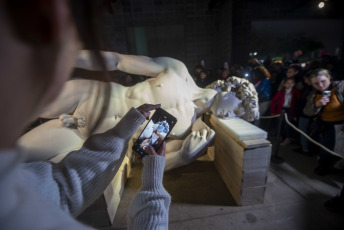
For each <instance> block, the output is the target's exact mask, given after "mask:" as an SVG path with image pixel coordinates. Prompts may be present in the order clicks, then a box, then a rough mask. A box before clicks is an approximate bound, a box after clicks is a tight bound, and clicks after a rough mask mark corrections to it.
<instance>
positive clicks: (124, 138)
mask: <svg viewBox="0 0 344 230" xmlns="http://www.w3.org/2000/svg"><path fill="white" fill-rule="evenodd" d="M144 120H145V118H144V116H143V115H142V114H141V113H140V112H139V111H138V110H136V109H134V108H132V109H131V110H130V111H129V112H128V113H127V114H126V115H125V116H124V117H123V118H122V119H121V121H120V122H119V123H118V124H117V125H116V126H115V127H114V128H112V129H110V130H108V131H106V132H105V133H102V134H95V135H92V136H90V137H89V138H88V139H87V140H86V141H85V143H84V145H83V146H82V148H81V149H79V150H76V151H73V152H71V153H69V154H68V155H67V156H66V157H65V158H64V159H63V161H61V162H60V163H58V164H53V163H50V162H33V163H26V164H25V166H24V167H25V170H26V171H25V172H24V173H23V177H26V181H27V183H28V184H29V185H30V186H33V187H34V189H35V190H38V191H39V192H40V193H41V194H42V195H43V196H45V197H47V198H48V199H50V200H52V201H53V202H55V203H56V204H57V205H59V206H60V207H61V208H62V209H64V210H66V211H68V212H70V213H71V215H73V216H76V215H78V214H79V213H81V212H82V211H83V210H84V209H85V208H86V207H88V206H89V205H90V204H92V203H93V202H94V201H95V200H96V199H97V198H98V197H99V196H100V195H101V193H102V192H103V191H104V190H105V188H106V187H107V186H108V184H109V183H110V181H111V180H112V179H113V177H114V176H115V174H116V173H117V171H118V168H119V167H120V166H121V163H122V161H123V158H124V156H125V154H126V152H127V148H128V141H129V138H130V137H131V136H132V135H133V134H134V132H135V131H136V130H137V128H138V127H139V126H140V124H142V123H143V122H144Z"/></svg>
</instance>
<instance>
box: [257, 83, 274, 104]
mask: <svg viewBox="0 0 344 230" xmlns="http://www.w3.org/2000/svg"><path fill="white" fill-rule="evenodd" d="M255 88H256V90H257V93H258V102H264V101H270V99H271V87H270V81H269V79H267V78H265V79H264V80H263V81H261V82H260V83H258V84H256V85H255Z"/></svg>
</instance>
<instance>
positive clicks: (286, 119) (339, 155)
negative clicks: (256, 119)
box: [260, 113, 344, 159]
mask: <svg viewBox="0 0 344 230" xmlns="http://www.w3.org/2000/svg"><path fill="white" fill-rule="evenodd" d="M275 117H280V115H279V114H278V115H274V116H265V117H260V118H263V119H269V118H275ZM284 119H285V121H286V122H287V124H288V125H289V126H291V127H292V128H293V129H294V130H296V131H297V132H299V133H300V134H302V135H303V136H305V137H306V138H307V139H308V140H309V141H310V142H312V143H313V144H315V145H317V146H319V147H320V148H322V149H323V150H325V151H327V152H329V153H331V154H332V155H335V156H337V157H340V158H343V159H344V156H343V155H341V154H339V153H336V152H333V151H332V150H329V149H328V148H326V147H325V146H323V145H321V144H319V143H318V142H316V141H315V140H313V139H312V138H311V137H310V136H308V135H307V134H306V133H304V132H303V131H302V130H300V129H298V128H296V126H295V125H293V124H292V123H291V122H290V121H289V120H288V116H287V114H286V113H285V114H284Z"/></svg>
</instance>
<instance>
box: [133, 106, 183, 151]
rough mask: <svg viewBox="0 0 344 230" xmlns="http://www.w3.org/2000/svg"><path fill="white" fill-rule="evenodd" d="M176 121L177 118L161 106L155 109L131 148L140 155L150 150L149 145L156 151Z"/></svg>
mask: <svg viewBox="0 0 344 230" xmlns="http://www.w3.org/2000/svg"><path fill="white" fill-rule="evenodd" d="M176 122H177V119H176V118H175V117H173V116H172V115H171V114H169V113H168V112H166V111H165V110H163V109H161V108H158V109H156V111H155V113H154V114H153V116H152V118H151V119H150V120H149V121H148V123H147V125H146V127H145V128H144V129H143V131H142V133H141V134H140V136H139V138H138V139H137V140H136V142H135V143H134V145H133V150H134V151H135V152H137V153H138V154H139V155H140V156H141V157H144V156H146V155H148V153H149V152H152V151H151V149H150V148H151V147H152V148H153V149H154V150H155V151H158V150H159V149H160V146H161V145H162V144H163V143H164V140H165V139H166V137H167V135H168V134H169V133H170V132H171V130H172V128H173V127H174V125H175V124H176Z"/></svg>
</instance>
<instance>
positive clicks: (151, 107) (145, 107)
mask: <svg viewBox="0 0 344 230" xmlns="http://www.w3.org/2000/svg"><path fill="white" fill-rule="evenodd" d="M160 107H161V104H156V105H152V104H143V105H140V106H139V107H137V108H136V109H137V110H138V111H139V112H140V113H142V115H143V116H144V117H145V118H146V120H149V116H150V112H149V111H151V110H154V109H158V108H160Z"/></svg>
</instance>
